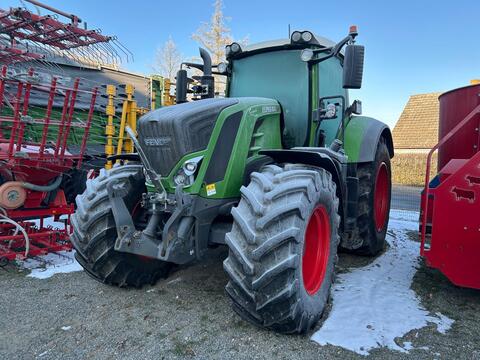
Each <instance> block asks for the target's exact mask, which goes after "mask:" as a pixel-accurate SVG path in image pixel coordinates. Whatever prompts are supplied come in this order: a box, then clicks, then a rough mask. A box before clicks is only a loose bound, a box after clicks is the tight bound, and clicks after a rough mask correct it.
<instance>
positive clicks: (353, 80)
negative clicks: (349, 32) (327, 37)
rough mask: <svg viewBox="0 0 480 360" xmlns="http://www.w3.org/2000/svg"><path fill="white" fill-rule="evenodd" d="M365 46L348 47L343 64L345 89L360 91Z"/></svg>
mask: <svg viewBox="0 0 480 360" xmlns="http://www.w3.org/2000/svg"><path fill="white" fill-rule="evenodd" d="M364 57H365V46H363V45H347V47H346V48H345V59H344V62H343V88H344V89H360V88H361V87H362V78H363V59H364Z"/></svg>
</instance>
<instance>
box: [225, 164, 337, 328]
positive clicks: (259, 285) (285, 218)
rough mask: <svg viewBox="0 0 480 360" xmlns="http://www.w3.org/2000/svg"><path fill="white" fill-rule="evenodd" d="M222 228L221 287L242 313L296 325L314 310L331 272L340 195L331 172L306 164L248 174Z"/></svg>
mask: <svg viewBox="0 0 480 360" xmlns="http://www.w3.org/2000/svg"><path fill="white" fill-rule="evenodd" d="M241 194H242V197H241V200H240V202H239V204H238V206H237V207H236V208H234V209H233V210H232V215H233V219H234V221H233V226H232V231H231V232H230V233H227V235H226V238H225V239H226V243H227V245H228V247H229V255H228V257H227V259H226V260H225V261H224V269H225V271H226V272H227V274H228V277H229V282H228V284H227V286H226V288H225V289H226V292H227V294H228V296H229V297H230V298H231V300H232V306H233V309H234V311H235V312H237V313H238V314H239V315H240V316H241V317H242V318H243V319H245V320H247V321H249V322H252V323H254V324H256V325H258V326H263V327H266V328H269V329H273V330H275V331H279V332H282V333H302V332H305V331H307V330H309V329H310V328H311V327H312V326H313V325H314V324H315V323H316V322H317V321H318V320H319V318H320V316H321V315H322V313H323V310H324V308H325V305H326V304H327V300H328V297H329V293H330V288H331V284H332V281H333V277H334V268H335V261H336V258H337V247H338V243H339V235H338V228H339V223H340V216H339V215H338V204H339V200H338V198H337V195H336V186H335V183H334V182H333V180H332V176H331V174H330V173H329V172H327V171H326V170H324V169H319V168H313V167H307V166H304V165H285V166H284V167H283V168H281V167H279V166H275V165H267V166H265V167H264V168H263V169H262V170H261V171H260V172H254V173H252V175H251V182H250V184H249V185H248V186H247V187H242V188H241Z"/></svg>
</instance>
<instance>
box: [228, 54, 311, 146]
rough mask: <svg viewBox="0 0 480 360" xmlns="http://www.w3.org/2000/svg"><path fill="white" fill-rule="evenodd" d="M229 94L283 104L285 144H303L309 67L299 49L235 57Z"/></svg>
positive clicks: (304, 140)
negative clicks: (301, 56)
mask: <svg viewBox="0 0 480 360" xmlns="http://www.w3.org/2000/svg"><path fill="white" fill-rule="evenodd" d="M232 63H233V64H232V77H231V79H230V87H229V96H230V97H248V96H253V97H265V98H270V99H275V100H277V101H278V102H279V103H280V105H281V106H282V112H283V116H284V123H285V129H284V132H283V140H284V144H285V145H286V146H288V147H293V146H304V145H305V144H306V140H307V132H308V97H309V91H308V85H309V81H308V79H309V76H308V67H307V64H306V63H305V62H303V61H302V60H301V59H300V50H280V51H272V52H265V53H260V54H256V55H252V56H247V57H244V58H240V59H235V60H233V62H232Z"/></svg>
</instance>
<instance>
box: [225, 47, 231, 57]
mask: <svg viewBox="0 0 480 360" xmlns="http://www.w3.org/2000/svg"><path fill="white" fill-rule="evenodd" d="M231 53H232V47H231V46H230V45H227V46H225V57H227V58H228V57H229V56H230V54H231Z"/></svg>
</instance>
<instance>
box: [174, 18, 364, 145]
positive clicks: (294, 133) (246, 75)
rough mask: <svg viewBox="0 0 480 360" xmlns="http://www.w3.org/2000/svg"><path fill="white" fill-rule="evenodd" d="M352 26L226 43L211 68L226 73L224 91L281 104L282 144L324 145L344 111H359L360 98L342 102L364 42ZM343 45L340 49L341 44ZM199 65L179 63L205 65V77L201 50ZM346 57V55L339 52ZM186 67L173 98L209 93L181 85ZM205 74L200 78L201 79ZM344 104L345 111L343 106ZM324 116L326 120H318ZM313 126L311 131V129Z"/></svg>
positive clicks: (356, 79) (357, 80)
mask: <svg viewBox="0 0 480 360" xmlns="http://www.w3.org/2000/svg"><path fill="white" fill-rule="evenodd" d="M356 36H357V29H356V27H354V26H352V28H351V29H350V32H349V35H348V36H347V37H346V38H345V39H343V40H342V41H341V42H340V43H338V44H335V43H334V42H332V41H330V40H328V39H326V38H324V37H321V36H318V35H314V34H313V33H311V32H310V31H303V32H300V31H295V32H293V33H292V35H291V37H290V39H280V40H273V41H266V42H262V43H258V44H253V45H248V46H243V47H242V45H241V44H239V43H236V42H235V43H232V44H231V45H228V46H226V49H225V53H226V60H227V61H226V62H224V63H220V64H218V65H214V68H215V69H216V71H213V74H217V75H219V74H221V75H225V76H226V83H227V86H226V91H225V96H226V97H230V98H237V97H239V98H240V97H262V98H269V99H274V100H276V101H277V102H278V103H279V105H280V106H281V109H282V142H283V145H284V146H285V147H286V148H292V147H298V146H303V147H307V146H330V145H331V144H332V142H333V141H334V140H335V139H337V138H338V137H340V136H341V135H342V133H343V128H342V125H344V123H345V119H344V118H345V116H349V115H351V114H352V113H355V114H360V112H361V110H360V108H361V105H360V104H361V103H360V102H358V101H357V102H354V107H352V108H348V106H349V103H348V90H347V89H358V88H360V87H361V82H362V73H363V55H364V47H363V46H361V45H355V44H354V43H355V37H356ZM345 45H346V51H344V48H343V47H344V46H345ZM201 55H202V58H203V60H204V64H203V65H198V64H191V63H185V65H186V66H187V67H190V66H192V67H196V68H197V69H201V70H204V71H205V74H206V75H205V76H203V77H200V82H201V83H202V84H207V83H209V84H210V86H213V84H212V83H211V79H212V76H211V74H212V71H211V70H208V67H209V66H210V64H211V61H210V60H209V59H205V57H206V55H207V54H206V52H205V51H203V50H201ZM345 57H347V59H346V58H345ZM185 74H186V71H185V70H180V72H179V74H178V77H177V79H178V80H179V81H178V82H177V86H178V87H179V88H180V91H179V93H177V95H179V96H177V102H180V103H181V102H184V101H186V99H185V98H182V96H185V95H186V94H187V92H189V91H190V92H192V93H195V91H197V92H200V94H203V95H200V97H198V98H205V97H207V96H209V95H208V94H210V96H213V92H212V91H208V90H206V88H208V85H206V86H203V87H202V86H195V87H193V88H192V89H191V90H189V91H185V90H183V89H184V88H186V86H187V83H186V82H185V80H187V77H186V75H185ZM204 78H205V79H204ZM347 108H348V111H347ZM323 120H328V121H323ZM312 130H313V131H312Z"/></svg>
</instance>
